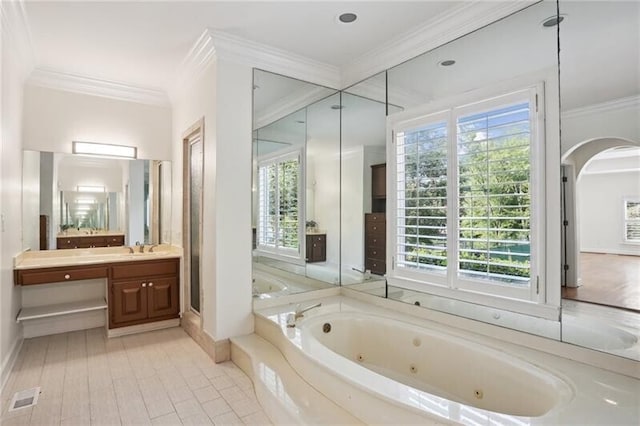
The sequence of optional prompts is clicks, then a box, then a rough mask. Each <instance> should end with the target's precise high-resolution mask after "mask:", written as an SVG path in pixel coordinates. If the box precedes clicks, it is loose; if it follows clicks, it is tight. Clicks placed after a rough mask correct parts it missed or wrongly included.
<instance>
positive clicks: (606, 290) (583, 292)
mask: <svg viewBox="0 0 640 426" xmlns="http://www.w3.org/2000/svg"><path fill="white" fill-rule="evenodd" d="M580 267H581V268H580V269H581V272H580V277H581V278H582V281H581V284H582V285H581V286H580V287H578V288H573V287H562V297H563V298H564V299H571V300H578V301H581V302H589V303H596V304H599V305H605V306H612V307H616V308H623V309H628V310H632V311H637V312H640V256H622V255H616V254H600V253H580Z"/></svg>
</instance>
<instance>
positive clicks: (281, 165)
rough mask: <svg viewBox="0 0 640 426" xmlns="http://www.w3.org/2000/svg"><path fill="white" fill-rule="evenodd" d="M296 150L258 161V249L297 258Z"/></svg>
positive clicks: (297, 202)
mask: <svg viewBox="0 0 640 426" xmlns="http://www.w3.org/2000/svg"><path fill="white" fill-rule="evenodd" d="M300 177H301V166H300V153H299V152H295V153H289V154H286V155H282V156H279V157H276V158H272V159H269V160H264V161H261V162H259V164H258V194H259V195H258V229H257V237H258V249H260V250H263V251H265V252H271V253H273V254H277V255H282V256H289V257H291V256H293V257H300V256H301V249H300V240H301V238H300V236H301V235H302V234H301V222H300V201H301V197H300V188H301V182H300Z"/></svg>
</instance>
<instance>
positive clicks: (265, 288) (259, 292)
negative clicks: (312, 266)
mask: <svg viewBox="0 0 640 426" xmlns="http://www.w3.org/2000/svg"><path fill="white" fill-rule="evenodd" d="M252 277H253V278H252V279H253V296H254V298H258V299H272V298H274V297H281V296H286V295H290V294H297V293H303V292H308V291H312V290H321V289H326V288H331V287H336V288H338V287H337V286H335V285H333V284H328V283H326V282H322V281H318V280H316V279H313V278H309V277H308V276H305V273H304V271H302V272H301V274H300V273H295V272H291V271H288V270H283V269H279V268H277V267H274V266H268V265H265V264H262V263H254V264H253V274H252Z"/></svg>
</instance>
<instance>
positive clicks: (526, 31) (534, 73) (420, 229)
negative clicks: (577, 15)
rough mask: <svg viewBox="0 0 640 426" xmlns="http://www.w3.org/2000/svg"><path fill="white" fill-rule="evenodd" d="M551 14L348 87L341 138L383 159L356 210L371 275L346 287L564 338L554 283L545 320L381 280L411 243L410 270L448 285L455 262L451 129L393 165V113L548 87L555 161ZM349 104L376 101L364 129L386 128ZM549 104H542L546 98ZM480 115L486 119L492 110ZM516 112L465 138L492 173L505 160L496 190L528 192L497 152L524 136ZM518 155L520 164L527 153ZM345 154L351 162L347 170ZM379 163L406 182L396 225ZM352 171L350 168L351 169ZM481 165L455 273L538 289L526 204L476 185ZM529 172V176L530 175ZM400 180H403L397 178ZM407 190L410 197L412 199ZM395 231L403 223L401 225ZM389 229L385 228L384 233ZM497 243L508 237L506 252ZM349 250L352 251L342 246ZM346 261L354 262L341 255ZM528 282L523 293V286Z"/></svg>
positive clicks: (541, 9) (481, 34) (486, 32)
mask: <svg viewBox="0 0 640 426" xmlns="http://www.w3.org/2000/svg"><path fill="white" fill-rule="evenodd" d="M554 15H556V4H555V3H554V2H542V3H538V4H536V5H533V6H531V7H528V8H527V9H525V10H523V11H521V12H519V13H516V14H513V15H511V16H509V17H507V18H505V19H502V20H500V21H498V22H495V23H493V24H491V25H489V26H487V27H485V28H482V29H480V30H478V31H475V32H473V33H471V34H468V35H467V36H464V37H461V38H459V39H457V40H455V41H453V42H450V43H448V44H446V45H443V46H441V47H439V48H437V49H434V50H432V51H430V52H427V53H425V54H423V55H421V56H418V57H416V58H414V59H412V60H409V61H407V62H405V63H404V64H401V65H399V66H397V67H395V68H392V69H390V70H388V71H387V72H386V74H385V73H382V74H379V75H376V76H373V77H371V78H370V79H367V80H366V81H363V82H361V83H359V84H357V85H355V86H353V87H350V88H347V89H345V94H343V99H344V102H345V108H344V109H343V146H345V139H344V138H345V137H346V135H350V134H352V133H355V132H359V133H360V134H361V135H363V136H364V137H365V138H366V139H367V141H368V144H371V145H374V146H376V145H377V144H379V145H378V147H379V148H382V149H381V150H379V151H376V152H380V153H381V155H379V156H377V157H375V162H374V163H376V164H371V165H370V166H373V167H369V169H370V170H367V171H366V178H367V179H368V180H369V181H370V182H371V184H370V186H369V188H367V191H368V193H367V197H368V200H366V203H365V204H363V209H362V210H361V211H360V212H359V217H362V218H363V219H361V220H364V224H363V226H362V227H361V229H363V233H364V235H363V236H362V238H360V239H359V240H358V241H361V244H362V248H361V249H360V252H362V253H364V255H363V256H362V259H363V263H364V267H363V268H361V269H362V270H363V271H364V273H363V274H362V277H361V279H360V280H356V279H354V280H351V281H348V280H344V279H343V284H344V285H349V286H350V288H352V289H355V290H359V291H366V292H368V293H370V294H376V295H380V296H383V297H387V298H390V299H394V300H398V301H401V302H405V303H410V304H413V305H418V306H421V307H424V308H427V309H434V310H438V311H443V312H447V313H451V314H455V315H460V316H464V317H467V318H471V319H475V320H479V321H483V322H488V323H492V324H495V325H499V326H503V327H508V328H514V329H517V330H521V331H526V332H529V333H533V334H537V335H541V336H545V337H549V338H554V339H559V338H560V322H559V316H560V315H559V311H560V307H559V283H558V282H556V283H555V286H554V285H553V284H552V282H550V284H549V286H548V287H547V289H546V290H547V294H545V296H544V297H540V296H539V295H533V296H534V298H536V300H538V301H539V303H540V304H542V305H547V313H546V314H545V315H542V314H540V315H537V314H535V313H534V314H532V313H523V312H522V311H518V310H511V309H510V308H509V303H505V304H502V306H500V305H499V304H492V303H489V302H487V304H484V303H478V302H473V301H472V300H470V299H468V300H465V299H464V298H460V299H458V298H456V297H448V296H447V294H448V293H450V292H451V291H449V292H447V291H446V290H449V289H445V291H439V290H441V288H442V287H446V285H442V286H441V288H437V287H431V288H430V289H428V288H426V287H424V288H422V287H421V286H420V284H413V285H412V283H411V282H410V280H405V282H404V283H403V284H400V283H398V284H396V282H391V283H385V280H384V278H385V275H388V272H389V270H390V268H391V267H392V265H391V264H390V263H392V262H394V261H396V260H397V259H398V258H397V257H396V258H391V255H390V253H386V252H385V251H389V250H390V249H394V248H395V247H396V246H398V245H401V246H402V247H403V250H399V251H398V253H401V254H402V256H404V257H403V259H404V260H406V261H407V262H408V263H407V264H409V263H411V262H413V265H414V266H415V267H416V268H417V269H418V270H421V269H429V268H432V269H433V270H435V269H437V270H438V272H441V274H442V277H443V279H444V277H446V276H450V275H451V274H453V272H451V271H448V269H447V264H448V263H449V264H451V262H450V259H448V258H447V256H448V255H449V253H450V251H451V250H448V249H447V242H448V241H449V240H450V239H451V238H450V236H449V235H448V232H449V229H448V228H447V216H448V210H447V202H446V198H447V190H446V186H447V182H448V180H449V179H447V177H446V176H447V171H446V167H447V154H446V152H445V151H446V146H447V142H446V139H445V138H444V137H443V135H444V133H442V132H440V131H439V130H438V129H435V128H434V129H431V128H428V126H426V127H424V128H420V129H418V131H416V132H415V135H414V136H415V144H414V145H412V146H411V147H410V146H408V145H407V148H406V149H407V150H406V151H403V152H404V154H405V155H404V156H403V157H402V158H400V156H399V154H398V153H397V152H393V156H392V157H391V158H389V155H390V154H389V152H391V151H388V150H385V146H386V141H387V137H388V135H387V130H388V129H386V128H385V126H384V125H382V123H386V117H385V115H387V116H388V117H389V118H391V117H394V116H395V115H397V114H398V113H399V114H407V113H410V112H411V111H413V110H415V111H427V112H428V111H429V108H430V107H431V106H433V108H436V109H438V108H440V109H444V108H445V106H446V104H447V102H449V101H450V102H453V103H454V104H455V102H459V103H461V105H466V104H468V103H471V102H475V101H473V100H468V99H466V98H465V97H466V96H470V95H469V94H473V93H475V92H482V91H485V92H487V93H488V91H489V89H491V88H494V92H495V93H493V96H496V93H498V92H499V91H500V90H503V91H504V90H506V91H507V92H508V91H510V90H511V91H513V90H514V89H513V87H515V86H517V84H525V85H531V84H532V82H533V83H542V84H543V85H544V86H545V89H546V90H544V93H545V94H546V96H547V97H548V99H547V101H546V102H547V106H548V111H547V115H546V119H547V120H548V121H549V122H550V123H551V122H553V121H555V123H556V124H555V126H554V125H552V124H551V125H550V127H549V129H550V130H551V131H549V132H548V135H547V136H548V139H547V141H548V142H549V145H550V146H555V147H556V152H553V153H551V155H552V158H555V161H557V162H558V164H559V159H558V155H559V148H558V145H559V139H558V134H557V133H558V131H557V130H558V122H559V117H558V114H559V109H558V92H557V84H558V82H557V73H558V56H557V27H553V26H552V27H546V26H544V25H543V22H545V20H546V19H547V18H549V17H552V16H554ZM523 46H526V48H523ZM522 82H524V83H522ZM485 96H491V95H485ZM351 97H354V98H362V99H366V100H367V102H368V103H369V104H370V105H367V107H365V106H363V105H362V103H363V102H362V100H361V101H360V102H359V106H358V110H359V111H360V113H361V114H362V115H365V114H366V115H367V116H368V117H367V119H366V120H367V121H371V122H373V120H375V123H376V124H379V125H369V126H368V128H367V131H370V132H372V133H375V134H365V133H366V132H365V131H364V130H363V129H362V126H361V124H360V123H359V122H358V120H359V118H358V117H355V116H353V118H351V117H349V115H348V114H349V111H348V107H347V101H348V100H349V99H350V98H351ZM541 99H542V98H541ZM541 102H543V101H542V100H541ZM376 103H377V104H379V105H381V108H379V109H378V110H377V111H376V112H374V110H373V105H374V104H376ZM385 106H386V111H385ZM431 112H433V111H431ZM480 112H484V110H481V111H479V113H480ZM419 114H420V113H419ZM419 114H418V115H419ZM518 114H519V113H518V112H516V111H515V110H514V111H507V110H505V111H499V112H497V113H496V114H494V116H495V117H493V118H487V119H486V122H488V123H498V125H497V126H496V127H495V128H491V129H485V130H483V129H480V128H479V127H478V126H479V124H478V123H479V121H478V120H480V119H481V118H480V117H478V119H477V120H476V121H477V122H474V123H473V124H469V125H468V126H475V127H478V128H475V127H474V129H475V130H474V133H473V135H472V136H473V140H471V141H470V142H469V147H470V148H469V149H470V150H471V149H472V148H473V147H484V148H483V149H485V148H486V149H485V150H484V151H483V152H482V153H477V154H473V155H472V152H471V151H469V153H467V154H466V155H467V157H468V158H476V157H477V158H479V157H482V156H484V157H483V158H484V160H485V161H488V162H489V164H493V165H494V166H493V168H492V170H493V169H495V168H496V166H497V165H498V164H502V165H503V166H504V167H503V169H504V170H502V172H501V173H502V175H500V176H497V174H495V176H494V177H493V178H492V179H495V182H496V183H497V182H498V180H499V181H500V185H502V186H503V184H502V181H504V180H505V179H506V178H509V179H506V180H509V183H510V184H517V185H520V187H521V188H523V190H524V191H527V190H528V187H527V184H526V183H524V182H527V181H528V179H529V177H528V176H525V177H524V178H523V177H522V173H521V172H522V170H525V169H523V168H522V167H520V166H519V165H518V164H515V163H513V164H511V163H510V161H509V160H508V159H507V157H504V158H502V159H501V160H500V161H497V160H496V159H494V158H492V156H496V155H498V156H499V155H501V153H503V152H506V151H507V148H508V147H509V144H511V143H512V142H513V143H516V142H517V141H516V139H518V135H519V134H521V133H523V132H524V130H525V129H524V128H523V121H522V119H521V118H519V117H520V115H518ZM485 127H486V126H485ZM554 130H555V136H554V134H553V133H554ZM543 131H544V130H543ZM445 133H446V130H445ZM456 143H457V142H456ZM487 147H489V148H487ZM411 149H414V151H415V152H414V153H411V152H413V151H411V152H410V150H411ZM510 155H511V154H510ZM519 155H520V154H519ZM523 155H524V156H525V157H523V158H526V159H527V160H528V159H529V158H530V155H529V153H528V152H527V153H524V154H523ZM511 156H512V157H514V156H513V155H511ZM520 156H521V157H522V155H520ZM346 158H347V157H344V156H343V162H344V161H345V159H346ZM401 160H402V161H401ZM494 160H495V161H494ZM463 161H464V159H460V160H459V163H460V164H462V162H463ZM539 161H542V162H545V158H541V159H540V160H539ZM394 162H395V163H394ZM527 162H528V161H527ZM396 163H397V164H396ZM400 163H402V164H400ZM409 163H411V164H409ZM398 164H400V165H401V166H402V167H403V168H404V169H403V170H404V172H403V173H401V174H397V175H393V176H391V177H389V173H391V170H393V169H394V168H395V169H398V168H399V167H400V165H398ZM485 164H487V163H485ZM507 165H509V167H507ZM391 166H394V167H391ZM511 166H513V167H511ZM382 167H384V169H386V170H385V171H384V172H383V173H385V174H387V176H388V179H387V182H391V181H392V180H393V179H394V178H396V177H397V179H404V181H405V183H406V186H405V187H404V188H403V190H404V192H403V194H404V197H400V198H402V199H401V200H400V199H399V201H398V205H396V206H395V208H396V209H398V208H400V209H401V210H403V211H404V212H405V213H406V214H404V215H403V216H402V217H400V216H401V215H400V214H399V213H397V212H398V211H400V210H396V213H397V219H396V222H393V223H392V222H390V221H389V220H388V218H389V213H390V211H389V209H390V208H394V206H393V205H392V204H390V200H391V199H392V198H393V196H395V194H393V193H391V192H390V191H392V189H388V190H385V191H384V192H381V191H379V189H378V186H377V185H376V184H375V182H377V173H379V168H382ZM344 168H346V164H345V167H344ZM344 168H343V169H344ZM476 169H478V170H475V172H477V173H472V172H473V170H471V171H469V173H467V174H468V176H465V179H467V181H470V180H473V179H472V178H474V177H475V179H476V180H475V181H470V182H467V181H465V184H466V186H461V187H460V191H461V194H462V192H463V191H464V190H465V189H467V188H470V190H469V194H467V195H468V196H467V197H466V198H464V196H465V194H462V196H463V198H464V199H459V201H458V202H459V203H460V206H461V207H460V208H461V210H460V211H461V212H462V213H465V211H468V212H470V214H471V212H472V213H473V215H474V217H471V216H470V217H469V220H467V221H466V222H464V223H463V222H459V223H458V231H459V234H458V235H459V240H460V241H461V242H460V245H459V247H460V253H461V254H460V256H461V257H460V259H461V262H460V266H458V267H457V268H458V269H460V270H462V269H465V268H466V269H469V271H468V272H469V273H473V274H476V275H479V274H483V277H482V278H485V277H488V278H495V276H498V275H501V276H505V275H506V276H511V275H514V276H516V278H517V279H512V280H511V281H512V282H514V283H515V284H514V285H512V287H518V286H521V287H524V283H527V284H526V286H527V288H529V289H531V290H533V287H532V286H535V285H536V282H535V277H534V278H531V276H530V269H529V268H530V266H529V265H530V259H531V256H530V254H529V251H530V247H531V246H530V244H529V239H530V233H529V232H528V231H526V228H527V227H528V223H529V220H528V219H522V218H524V217H525V216H526V217H529V216H530V214H531V210H530V206H529V203H528V202H527V200H528V196H527V195H522V196H520V198H518V200H515V198H514V200H511V199H509V200H507V199H506V197H503V198H500V197H499V196H498V195H500V194H498V192H499V191H498V185H493V184H490V185H489V186H488V187H487V188H486V189H483V190H481V189H480V188H479V185H481V184H482V181H483V179H484V177H486V173H487V172H488V170H489V168H488V167H485V168H484V169H483V168H482V167H480V166H478V167H476ZM481 169H482V170H481ZM516 169H521V170H519V171H518V170H516ZM458 172H459V173H460V175H461V176H462V175H463V172H464V171H461V170H458ZM525 172H528V169H527V170H525ZM396 173H398V172H397V171H396ZM516 175H517V176H516ZM503 177H504V178H505V179H503ZM409 179H411V182H409ZM476 181H477V182H476ZM519 181H522V182H519ZM343 182H344V181H343ZM488 182H492V181H488ZM492 185H493V186H492ZM398 186H399V185H398ZM474 188H475V189H474ZM411 191H413V192H411ZM474 191H475V192H474ZM480 192H483V193H484V195H483V197H482V199H483V200H484V201H485V204H486V205H484V204H482V203H481V202H480V201H482V200H480V198H479V197H477V195H478V194H479V193H480ZM410 193H411V194H414V195H407V194H410ZM347 197H348V194H347V192H346V191H345V190H344V188H343V206H344V205H348V204H347V203H346V202H345V200H346V199H347ZM488 197H489V198H488ZM491 197H493V198H491ZM476 198H477V199H476ZM487 200H491V201H487ZM500 200H502V201H504V203H503V202H502V201H500ZM515 201H518V202H517V203H516V202H515ZM400 202H401V203H403V204H402V206H400V204H399V203H400ZM465 203H467V204H469V206H468V208H465V206H466V204H465ZM498 204H501V205H502V207H500V208H498V207H499V206H498ZM516 207H517V208H516ZM556 207H558V206H556ZM516 211H517V214H516ZM462 213H461V214H462ZM354 215H355V209H354V210H353V214H351V213H350V212H346V211H345V212H343V221H344V220H345V219H344V218H345V217H347V216H354ZM494 216H495V217H494ZM516 216H517V217H516ZM483 217H484V218H485V219H483ZM399 224H402V225H403V226H402V227H400V225H399ZM394 225H396V228H397V229H400V228H402V232H400V231H398V230H397V229H396V233H395V234H394V235H395V236H396V237H395V239H393V240H392V241H384V239H385V237H386V235H389V234H388V233H385V230H388V229H387V228H388V227H390V226H394ZM489 225H490V226H489ZM481 228H482V229H481ZM520 228H522V229H520ZM381 229H382V230H383V232H379V231H380V230H381ZM343 232H344V231H343ZM498 234H499V235H498ZM498 236H499V238H498ZM381 240H382V241H381ZM494 240H496V241H494ZM497 240H500V244H499V245H498V241H497ZM541 244H544V242H541ZM344 252H345V250H343V253H344ZM467 258H468V259H467ZM343 261H345V263H346V262H347V259H346V257H344V256H343ZM463 261H464V262H463ZM494 271H497V273H496V272H494ZM458 272H459V271H458ZM458 272H455V274H457V273H458ZM387 281H391V280H387ZM520 282H522V283H523V285H520V284H519V283H520ZM496 287H498V288H504V287H508V286H507V285H504V286H496ZM517 290H520V289H517Z"/></svg>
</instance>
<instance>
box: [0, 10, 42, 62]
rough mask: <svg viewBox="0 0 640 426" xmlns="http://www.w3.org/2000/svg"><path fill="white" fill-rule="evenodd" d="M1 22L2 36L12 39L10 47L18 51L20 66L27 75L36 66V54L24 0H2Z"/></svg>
mask: <svg viewBox="0 0 640 426" xmlns="http://www.w3.org/2000/svg"><path fill="white" fill-rule="evenodd" d="M0 24H1V25H0V28H1V31H2V37H3V38H4V39H5V40H8V41H10V46H11V47H10V48H11V50H12V51H13V52H15V53H17V58H18V60H19V61H20V66H21V68H22V69H23V71H24V74H25V75H27V74H28V73H29V72H30V71H31V70H32V69H33V68H34V66H35V62H36V61H35V57H36V55H35V49H34V47H33V42H32V39H31V29H30V26H29V21H28V19H27V14H26V11H25V9H24V2H23V1H22V0H20V1H1V2H0ZM3 43H6V41H4V42H3Z"/></svg>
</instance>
